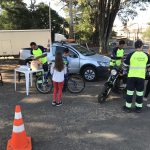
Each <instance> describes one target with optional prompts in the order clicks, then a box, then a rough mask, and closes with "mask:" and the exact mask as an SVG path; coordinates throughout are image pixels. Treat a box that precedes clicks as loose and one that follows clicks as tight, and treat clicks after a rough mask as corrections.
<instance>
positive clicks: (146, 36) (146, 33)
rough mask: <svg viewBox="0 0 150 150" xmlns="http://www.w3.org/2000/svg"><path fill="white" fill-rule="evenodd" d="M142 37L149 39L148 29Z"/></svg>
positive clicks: (149, 29) (149, 28) (149, 30)
mask: <svg viewBox="0 0 150 150" xmlns="http://www.w3.org/2000/svg"><path fill="white" fill-rule="evenodd" d="M143 37H144V38H145V39H148V40H149V39H150V27H148V28H147V29H146V31H145V32H144V33H143Z"/></svg>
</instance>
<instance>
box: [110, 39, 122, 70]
mask: <svg viewBox="0 0 150 150" xmlns="http://www.w3.org/2000/svg"><path fill="white" fill-rule="evenodd" d="M124 45H125V41H124V40H120V41H119V45H118V46H117V47H115V48H114V49H113V51H112V54H111V60H110V68H112V67H113V66H115V65H116V66H120V65H121V64H122V58H123V57H124Z"/></svg>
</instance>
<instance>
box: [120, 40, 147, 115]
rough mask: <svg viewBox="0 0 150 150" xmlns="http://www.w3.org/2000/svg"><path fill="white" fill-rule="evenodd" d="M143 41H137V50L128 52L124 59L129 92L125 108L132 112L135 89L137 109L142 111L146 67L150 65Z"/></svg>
mask: <svg viewBox="0 0 150 150" xmlns="http://www.w3.org/2000/svg"><path fill="white" fill-rule="evenodd" d="M142 48H143V42H142V41H141V40H137V41H136V42H135V49H136V51H134V52H132V53H130V54H128V56H127V57H126V60H125V61H124V64H123V65H124V66H125V67H128V69H129V70H128V78H127V94H126V103H125V106H124V107H123V110H124V111H126V112H131V110H132V98H133V94H134V91H135V93H136V102H135V111H136V112H138V113H140V112H141V110H142V106H143V93H144V82H145V77H146V68H147V67H148V66H149V65H150V57H149V55H148V54H147V53H145V52H143V50H142Z"/></svg>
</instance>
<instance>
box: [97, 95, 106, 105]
mask: <svg viewBox="0 0 150 150" xmlns="http://www.w3.org/2000/svg"><path fill="white" fill-rule="evenodd" d="M105 101H106V97H105V96H104V95H98V102H99V103H100V104H102V103H104V102H105Z"/></svg>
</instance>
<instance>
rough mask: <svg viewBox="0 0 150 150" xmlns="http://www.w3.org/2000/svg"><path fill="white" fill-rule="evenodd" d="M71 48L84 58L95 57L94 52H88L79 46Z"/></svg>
mask: <svg viewBox="0 0 150 150" xmlns="http://www.w3.org/2000/svg"><path fill="white" fill-rule="evenodd" d="M72 47H73V48H75V49H76V50H77V51H79V52H80V53H81V54H82V55H84V56H91V55H95V52H93V51H91V50H88V49H87V48H85V47H83V46H81V45H72Z"/></svg>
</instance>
